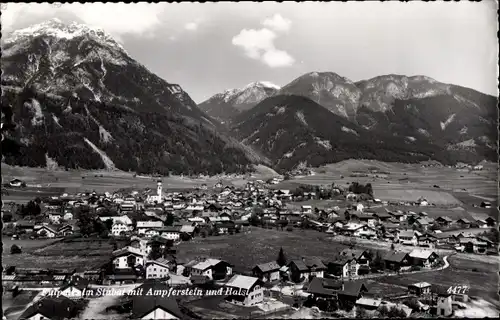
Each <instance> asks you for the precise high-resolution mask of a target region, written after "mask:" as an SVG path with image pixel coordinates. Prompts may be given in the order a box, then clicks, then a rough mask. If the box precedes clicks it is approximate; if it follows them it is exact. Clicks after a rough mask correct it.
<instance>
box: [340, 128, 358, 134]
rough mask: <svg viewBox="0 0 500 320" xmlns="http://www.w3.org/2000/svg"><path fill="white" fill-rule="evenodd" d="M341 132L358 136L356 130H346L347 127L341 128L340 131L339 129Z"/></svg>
mask: <svg viewBox="0 0 500 320" xmlns="http://www.w3.org/2000/svg"><path fill="white" fill-rule="evenodd" d="M341 130H342V131H344V132H347V133H352V134H354V135H357V136H359V134H358V132H357V131H356V130H353V129H351V128H348V127H346V126H342V129H341Z"/></svg>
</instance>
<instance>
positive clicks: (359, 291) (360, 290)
mask: <svg viewBox="0 0 500 320" xmlns="http://www.w3.org/2000/svg"><path fill="white" fill-rule="evenodd" d="M367 292H368V287H367V286H366V284H365V283H364V282H362V281H349V282H345V283H344V282H342V287H341V290H339V291H338V292H337V299H338V301H339V306H343V305H345V304H356V301H357V300H358V299H360V298H361V297H362V296H363V295H364V294H365V293H367Z"/></svg>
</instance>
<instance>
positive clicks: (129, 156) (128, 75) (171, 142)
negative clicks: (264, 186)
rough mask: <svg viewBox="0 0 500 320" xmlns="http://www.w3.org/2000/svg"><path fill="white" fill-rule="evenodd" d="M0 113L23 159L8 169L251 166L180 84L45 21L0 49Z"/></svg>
mask: <svg viewBox="0 0 500 320" xmlns="http://www.w3.org/2000/svg"><path fill="white" fill-rule="evenodd" d="M1 62H2V92H3V94H2V105H4V104H5V105H12V106H14V117H15V119H16V122H17V123H18V126H19V128H18V130H17V136H14V138H18V139H19V140H20V142H21V143H22V146H23V147H22V150H21V155H20V156H18V157H12V156H11V157H7V158H6V162H7V163H10V164H18V165H29V166H46V165H48V164H52V165H55V164H57V165H60V166H63V167H67V168H88V169H91V168H92V169H94V168H95V169H96V168H109V169H113V168H118V169H122V170H132V171H138V172H143V173H162V174H168V173H219V172H223V171H225V172H241V171H245V170H247V169H248V168H249V166H250V164H251V161H252V160H254V159H253V158H252V157H251V155H250V154H248V152H247V150H245V148H243V147H241V146H240V144H239V143H238V142H237V141H235V140H234V139H232V138H230V137H227V136H225V135H223V134H220V133H218V132H216V130H215V129H216V126H217V123H216V122H215V121H213V120H212V119H210V117H209V116H208V115H206V114H205V113H204V112H203V111H201V110H200V109H199V108H198V107H197V106H196V104H195V103H194V101H193V100H192V99H191V98H190V96H189V95H188V94H187V93H186V92H185V91H184V90H183V89H182V88H181V87H180V86H179V85H177V84H171V83H168V82H166V81H165V80H163V79H161V78H160V77H158V76H157V75H155V74H153V73H152V72H150V71H149V70H148V69H147V68H146V67H144V66H143V65H142V64H140V63H139V62H137V61H135V60H134V59H133V58H132V57H131V56H130V55H129V54H128V53H127V52H126V51H125V49H124V48H123V47H122V46H121V45H120V44H119V43H118V42H116V41H115V40H114V39H113V38H112V37H111V36H109V35H108V34H106V33H105V32H104V31H102V30H99V29H92V28H89V27H87V26H85V25H81V24H77V23H72V24H69V25H68V24H64V23H62V22H61V21H59V20H56V19H54V20H50V21H48V22H45V23H42V24H38V25H35V26H32V27H29V28H26V29H22V30H18V31H15V32H13V33H12V34H11V35H9V36H7V37H6V38H5V39H3V40H2V58H1Z"/></svg>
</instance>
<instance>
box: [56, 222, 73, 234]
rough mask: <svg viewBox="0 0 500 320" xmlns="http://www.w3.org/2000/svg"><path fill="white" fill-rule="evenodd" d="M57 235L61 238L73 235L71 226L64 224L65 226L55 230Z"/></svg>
mask: <svg viewBox="0 0 500 320" xmlns="http://www.w3.org/2000/svg"><path fill="white" fill-rule="evenodd" d="M57 234H58V235H60V236H63V237H64V236H68V235H71V234H73V226H71V225H69V224H65V225H63V226H61V227H59V229H57Z"/></svg>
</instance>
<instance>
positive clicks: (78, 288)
mask: <svg viewBox="0 0 500 320" xmlns="http://www.w3.org/2000/svg"><path fill="white" fill-rule="evenodd" d="M89 283H90V281H89V280H87V279H85V278H82V277H78V276H77V277H73V279H71V281H70V282H69V283H67V284H65V285H63V286H62V287H61V288H59V294H60V295H62V296H65V297H68V298H70V299H81V298H84V294H85V290H86V289H87V288H88V286H89Z"/></svg>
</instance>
